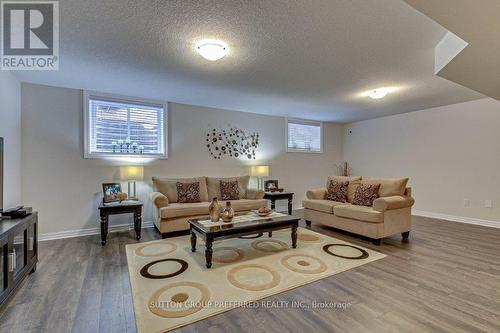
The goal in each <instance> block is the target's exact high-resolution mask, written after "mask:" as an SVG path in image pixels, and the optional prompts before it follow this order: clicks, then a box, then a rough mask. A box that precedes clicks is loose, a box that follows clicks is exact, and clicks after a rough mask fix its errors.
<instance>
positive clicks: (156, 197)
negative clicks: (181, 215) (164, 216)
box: [151, 192, 168, 208]
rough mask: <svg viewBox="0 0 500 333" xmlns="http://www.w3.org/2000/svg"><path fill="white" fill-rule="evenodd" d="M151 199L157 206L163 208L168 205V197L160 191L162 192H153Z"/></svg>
mask: <svg viewBox="0 0 500 333" xmlns="http://www.w3.org/2000/svg"><path fill="white" fill-rule="evenodd" d="M151 200H152V201H153V204H154V205H155V206H156V207H157V208H162V207H167V206H168V198H167V196H166V195H164V194H163V193H160V192H153V193H151Z"/></svg>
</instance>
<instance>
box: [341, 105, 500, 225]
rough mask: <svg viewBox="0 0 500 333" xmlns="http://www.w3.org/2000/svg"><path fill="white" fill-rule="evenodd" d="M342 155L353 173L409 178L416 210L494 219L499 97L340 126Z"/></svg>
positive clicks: (498, 210) (499, 202) (499, 163)
mask: <svg viewBox="0 0 500 333" xmlns="http://www.w3.org/2000/svg"><path fill="white" fill-rule="evenodd" d="M351 131H352V133H350V132H351ZM344 158H345V159H346V160H347V161H349V163H351V166H352V167H353V173H354V174H359V175H365V176H376V177H378V176H380V177H400V176H408V177H410V185H411V186H412V187H413V195H414V197H415V199H416V204H415V207H414V208H415V209H417V210H422V211H427V212H433V213H441V214H448V215H455V216H462V217H471V218H477V219H484V220H490V221H500V190H499V185H500V102H499V101H496V100H493V99H481V100H476V101H472V102H466V103H460V104H455V105H449V106H444V107H439V108H433V109H427V110H421V111H417V112H411V113H406V114H401V115H396V116H390V117H384V118H378V119H373V120H367V121H361V122H356V123H352V124H349V125H346V126H345V137H344ZM464 199H468V200H470V206H469V207H464ZM485 200H493V208H485V205H484V201H485ZM499 225H500V223H499Z"/></svg>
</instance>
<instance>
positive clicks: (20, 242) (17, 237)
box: [0, 212, 38, 312]
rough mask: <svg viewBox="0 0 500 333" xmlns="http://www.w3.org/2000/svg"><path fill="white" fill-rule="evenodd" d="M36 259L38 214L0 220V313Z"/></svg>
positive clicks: (33, 270)
mask: <svg viewBox="0 0 500 333" xmlns="http://www.w3.org/2000/svg"><path fill="white" fill-rule="evenodd" d="M37 262H38V214H37V213H36V212H34V213H33V214H31V215H29V216H26V217H24V218H20V219H9V218H3V219H2V220H0V312H1V311H2V310H3V309H4V308H5V306H6V305H7V302H8V301H9V299H10V298H11V297H12V296H14V294H15V293H16V291H17V290H18V288H19V287H20V286H21V283H22V282H23V280H24V279H25V278H26V277H27V276H28V275H29V274H30V273H34V272H35V271H36V264H37Z"/></svg>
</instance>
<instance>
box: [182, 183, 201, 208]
mask: <svg viewBox="0 0 500 333" xmlns="http://www.w3.org/2000/svg"><path fill="white" fill-rule="evenodd" d="M176 186H177V201H178V202H180V203H189V202H201V200H200V182H194V183H181V182H177V184H176Z"/></svg>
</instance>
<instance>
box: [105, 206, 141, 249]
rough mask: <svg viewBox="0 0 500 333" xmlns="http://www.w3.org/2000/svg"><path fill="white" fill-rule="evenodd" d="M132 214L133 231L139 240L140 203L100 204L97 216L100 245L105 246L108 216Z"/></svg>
mask: <svg viewBox="0 0 500 333" xmlns="http://www.w3.org/2000/svg"><path fill="white" fill-rule="evenodd" d="M127 213H133V214H134V230H135V235H136V239H137V240H139V239H141V225H142V202H140V201H123V202H113V203H109V204H105V203H102V204H101V205H100V206H99V215H100V216H101V244H102V245H106V239H107V236H108V224H109V216H110V215H117V214H127Z"/></svg>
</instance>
